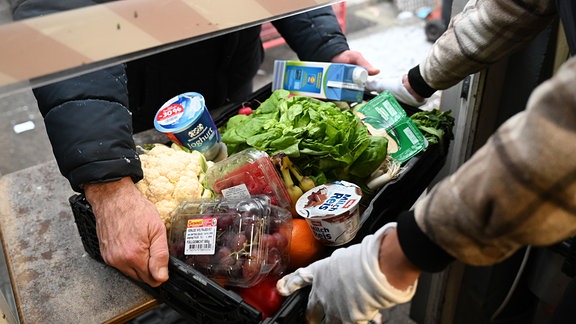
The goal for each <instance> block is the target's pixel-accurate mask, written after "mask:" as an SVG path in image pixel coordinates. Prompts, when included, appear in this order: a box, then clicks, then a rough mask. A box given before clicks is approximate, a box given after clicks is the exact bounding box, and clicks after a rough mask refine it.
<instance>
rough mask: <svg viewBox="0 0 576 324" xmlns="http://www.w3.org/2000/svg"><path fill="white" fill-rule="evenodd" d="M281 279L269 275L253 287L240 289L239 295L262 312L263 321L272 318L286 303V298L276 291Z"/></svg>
mask: <svg viewBox="0 0 576 324" xmlns="http://www.w3.org/2000/svg"><path fill="white" fill-rule="evenodd" d="M279 279H280V277H279V276H276V275H268V276H266V277H265V278H264V279H262V280H261V281H260V282H259V283H257V284H256V285H254V286H252V287H249V288H241V289H239V291H238V293H239V294H240V296H242V298H243V299H244V301H245V302H247V303H248V304H250V305H252V306H254V308H256V309H257V310H259V311H260V312H262V318H263V319H265V318H268V317H272V316H274V314H276V312H277V311H278V310H279V309H280V306H282V303H283V302H284V297H283V296H281V295H280V294H279V293H278V291H277V290H276V282H277V281H278V280H279Z"/></svg>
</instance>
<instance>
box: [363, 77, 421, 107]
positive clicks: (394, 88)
mask: <svg viewBox="0 0 576 324" xmlns="http://www.w3.org/2000/svg"><path fill="white" fill-rule="evenodd" d="M365 89H366V90H367V91H368V92H371V91H375V92H377V93H380V92H383V91H384V90H388V91H390V93H392V95H393V96H394V98H396V100H398V101H400V102H402V103H405V104H407V105H410V106H412V107H420V106H422V105H423V104H425V103H426V100H425V99H424V100H422V101H418V100H416V98H414V96H412V95H411V94H410V92H408V90H406V88H405V87H404V85H403V84H402V78H393V79H383V78H375V77H370V78H368V80H367V81H366V87H365Z"/></svg>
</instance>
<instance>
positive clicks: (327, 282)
mask: <svg viewBox="0 0 576 324" xmlns="http://www.w3.org/2000/svg"><path fill="white" fill-rule="evenodd" d="M395 227H396V223H388V224H386V225H385V226H384V227H382V228H381V229H379V230H378V231H377V232H376V233H375V234H373V235H368V236H366V237H365V238H364V239H363V240H362V243H360V244H355V245H352V246H350V247H348V248H340V249H337V250H335V251H334V253H332V255H331V256H330V257H328V258H325V259H322V260H319V261H316V262H314V263H312V264H311V265H309V266H308V267H306V268H300V269H298V270H296V271H295V272H293V273H291V274H288V275H286V276H284V277H283V278H282V279H280V280H279V281H278V283H277V285H276V287H277V289H278V291H279V292H280V294H281V295H284V296H287V295H290V294H291V293H293V292H294V291H296V290H298V289H300V288H302V287H305V286H308V285H312V289H311V291H310V296H309V298H308V307H307V310H306V317H307V319H308V321H309V323H368V321H370V320H371V319H373V318H374V317H376V315H377V314H378V312H379V311H380V310H381V309H384V308H388V307H392V306H394V305H396V304H400V303H405V302H407V301H409V300H410V299H411V298H412V296H414V293H415V291H416V284H414V285H413V286H411V287H410V288H409V289H407V290H406V291H401V290H398V289H396V288H394V287H392V286H391V285H390V283H388V280H387V279H386V276H384V274H382V272H381V271H380V266H379V264H378V255H379V251H380V242H381V241H382V238H383V237H384V236H385V235H386V233H387V231H388V230H390V229H393V228H395Z"/></svg>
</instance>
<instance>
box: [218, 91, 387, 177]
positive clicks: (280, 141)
mask: <svg viewBox="0 0 576 324" xmlns="http://www.w3.org/2000/svg"><path fill="white" fill-rule="evenodd" d="M220 131H221V134H222V141H223V142H224V143H225V144H226V145H227V147H228V153H229V154H234V153H236V152H240V151H242V150H244V149H246V148H255V149H258V150H260V151H264V152H266V153H268V154H269V155H270V156H274V155H275V154H277V153H280V152H283V153H284V154H286V155H287V156H289V157H290V160H291V161H292V163H294V164H295V165H297V166H298V167H299V169H300V170H301V171H302V172H303V173H304V174H305V175H308V176H311V177H312V178H313V179H314V181H315V182H316V183H317V184H322V183H327V182H331V181H338V180H346V181H350V182H354V183H360V180H362V179H365V178H367V177H368V176H369V175H370V174H371V173H372V172H373V171H375V170H376V169H377V168H378V167H379V166H380V165H381V164H382V162H384V161H385V159H386V155H387V153H386V152H387V151H386V150H387V142H388V141H387V139H386V138H385V137H381V136H370V134H369V132H368V129H367V127H366V126H365V125H364V124H362V122H361V121H360V119H359V118H358V117H357V116H356V115H355V114H354V113H353V112H352V111H350V110H345V111H342V110H341V109H339V108H338V107H337V106H336V105H335V104H334V103H332V102H326V101H321V100H318V99H314V98H310V97H304V96H292V97H290V93H289V92H288V91H286V90H276V91H274V92H273V93H272V94H271V96H270V97H269V98H268V99H267V100H265V101H264V102H262V104H260V106H259V107H258V108H256V109H254V110H253V112H252V114H251V115H249V116H246V115H236V116H233V117H231V118H230V119H229V120H228V121H227V123H226V124H225V125H223V126H222V127H221V128H220Z"/></svg>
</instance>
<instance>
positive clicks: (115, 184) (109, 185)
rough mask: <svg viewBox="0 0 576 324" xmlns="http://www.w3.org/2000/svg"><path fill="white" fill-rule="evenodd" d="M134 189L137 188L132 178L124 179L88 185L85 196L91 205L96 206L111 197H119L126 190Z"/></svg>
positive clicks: (85, 187)
mask: <svg viewBox="0 0 576 324" xmlns="http://www.w3.org/2000/svg"><path fill="white" fill-rule="evenodd" d="M132 188H135V185H134V182H133V181H132V178H130V177H123V178H120V179H119V180H114V181H109V182H99V183H89V184H86V185H85V186H84V195H85V196H86V199H87V200H88V202H89V203H90V205H94V204H97V203H99V202H101V201H104V200H106V199H108V198H109V197H113V196H118V195H120V194H121V193H122V192H124V191H125V190H127V189H132Z"/></svg>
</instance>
